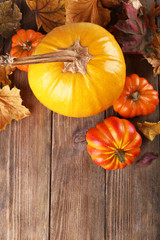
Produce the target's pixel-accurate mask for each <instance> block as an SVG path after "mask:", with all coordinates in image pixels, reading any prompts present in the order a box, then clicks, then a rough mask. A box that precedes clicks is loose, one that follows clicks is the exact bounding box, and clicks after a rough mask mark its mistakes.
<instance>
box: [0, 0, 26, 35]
mask: <svg viewBox="0 0 160 240" xmlns="http://www.w3.org/2000/svg"><path fill="white" fill-rule="evenodd" d="M21 18H22V13H21V12H20V10H19V8H18V6H17V5H16V4H13V5H12V1H5V2H2V3H0V35H2V37H4V38H8V37H10V36H11V35H12V33H13V32H14V31H15V30H16V29H18V28H19V27H20V20H21Z"/></svg>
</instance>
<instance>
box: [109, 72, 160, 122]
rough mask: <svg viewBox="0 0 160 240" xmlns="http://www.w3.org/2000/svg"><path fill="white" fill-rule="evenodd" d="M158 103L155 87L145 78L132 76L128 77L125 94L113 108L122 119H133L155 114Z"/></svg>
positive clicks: (123, 93)
mask: <svg viewBox="0 0 160 240" xmlns="http://www.w3.org/2000/svg"><path fill="white" fill-rule="evenodd" d="M158 103H159V98H158V92H157V91H155V90H154V89H153V86H152V85H151V84H149V83H148V81H147V80H146V79H145V78H140V77H139V76H138V75H137V74H131V75H130V76H129V77H126V81H125V86H124V89H123V92H122V94H121V96H120V97H119V98H118V99H117V101H116V102H115V103H114V104H113V108H114V110H115V111H116V112H118V113H119V114H120V115H121V116H122V117H125V118H132V117H135V116H139V115H147V114H150V113H152V112H154V111H155V109H156V106H157V105H158Z"/></svg>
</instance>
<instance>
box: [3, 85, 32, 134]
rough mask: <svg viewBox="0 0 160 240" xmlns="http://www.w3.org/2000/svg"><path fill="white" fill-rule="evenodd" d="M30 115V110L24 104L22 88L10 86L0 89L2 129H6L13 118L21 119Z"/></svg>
mask: <svg viewBox="0 0 160 240" xmlns="http://www.w3.org/2000/svg"><path fill="white" fill-rule="evenodd" d="M29 115H30V111H29V110H28V109H27V108H26V107H25V106H23V105H22V99H21V97H20V90H19V89H17V88H16V87H14V88H12V89H11V90H10V88H9V86H5V87H3V88H2V89H0V130H3V129H5V127H6V125H7V124H9V123H11V120H12V119H15V120H17V121H18V120H21V119H22V118H25V117H27V116H29Z"/></svg>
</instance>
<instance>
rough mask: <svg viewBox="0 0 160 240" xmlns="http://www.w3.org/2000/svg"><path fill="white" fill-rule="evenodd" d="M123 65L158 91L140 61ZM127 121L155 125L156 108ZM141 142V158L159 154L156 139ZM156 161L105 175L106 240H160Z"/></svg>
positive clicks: (158, 164)
mask: <svg viewBox="0 0 160 240" xmlns="http://www.w3.org/2000/svg"><path fill="white" fill-rule="evenodd" d="M126 64H127V75H130V74H131V73H137V74H139V75H140V76H141V77H145V78H147V79H148V81H149V82H150V83H151V84H152V85H153V86H154V89H155V90H158V78H157V77H156V78H154V77H153V72H152V71H153V70H152V67H151V66H150V65H149V64H148V63H147V61H146V60H144V59H143V57H141V56H137V55H131V56H127V57H126ZM129 120H130V121H131V122H132V123H133V124H134V125H135V126H136V122H137V121H139V122H143V121H145V120H146V121H152V122H153V121H158V120H159V107H157V109H156V111H155V112H154V113H152V114H150V115H147V116H141V117H135V118H133V119H129ZM142 138H143V144H142V147H141V154H140V157H141V156H142V155H143V154H144V153H146V152H153V153H155V154H159V136H157V137H156V138H155V140H154V142H150V141H149V140H147V139H146V138H145V137H144V136H142ZM140 157H139V158H140ZM139 158H138V159H139ZM159 160H160V159H159ZM159 160H156V161H155V162H153V163H152V165H150V166H148V167H144V168H143V167H140V166H136V165H131V166H128V167H126V168H125V169H122V170H118V171H110V172H106V239H107V240H112V239H114V240H128V239H131V240H144V239H145V240H151V239H155V240H158V239H160V228H159V226H160V225H159V224H160V222H159V216H160V209H159V199H160V191H159V187H160V178H159V177H158V175H159V169H160V161H159Z"/></svg>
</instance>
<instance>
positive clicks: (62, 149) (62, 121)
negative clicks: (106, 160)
mask: <svg viewBox="0 0 160 240" xmlns="http://www.w3.org/2000/svg"><path fill="white" fill-rule="evenodd" d="M103 119H104V114H103V113H102V114H99V115H96V116H94V117H90V118H84V119H80V118H79V119H75V118H68V117H63V116H60V115H58V114H54V116H53V153H52V181H51V183H52V188H51V220H50V228H51V234H50V239H52V240H62V239H63V240H73V239H74V240H82V239H85V240H97V239H101V240H104V239H105V231H104V229H105V170H103V169H102V168H101V167H99V166H97V165H96V164H94V163H93V162H92V160H91V159H90V157H89V155H88V153H87V151H86V142H85V135H86V131H87V130H88V129H89V128H91V127H94V126H95V125H96V124H97V123H99V122H101V121H103Z"/></svg>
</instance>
